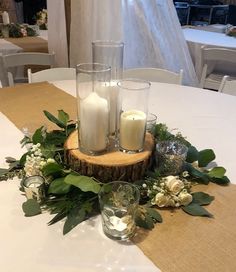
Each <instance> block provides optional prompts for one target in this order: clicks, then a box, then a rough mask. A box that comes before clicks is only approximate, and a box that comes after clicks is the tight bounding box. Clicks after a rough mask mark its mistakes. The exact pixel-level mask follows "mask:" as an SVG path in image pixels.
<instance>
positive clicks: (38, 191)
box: [23, 176, 45, 201]
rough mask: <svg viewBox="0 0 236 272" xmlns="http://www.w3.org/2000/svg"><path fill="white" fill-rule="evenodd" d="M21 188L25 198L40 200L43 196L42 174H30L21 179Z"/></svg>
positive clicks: (43, 181)
mask: <svg viewBox="0 0 236 272" xmlns="http://www.w3.org/2000/svg"><path fill="white" fill-rule="evenodd" d="M23 188H24V191H25V195H26V198H27V199H35V200H37V201H40V200H41V199H43V198H44V196H45V180H44V178H43V177H42V176H30V177H26V178H25V179H24V180H23Z"/></svg>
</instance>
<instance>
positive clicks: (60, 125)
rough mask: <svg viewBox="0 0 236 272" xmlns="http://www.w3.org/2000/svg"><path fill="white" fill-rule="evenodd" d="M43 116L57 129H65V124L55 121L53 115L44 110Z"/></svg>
mask: <svg viewBox="0 0 236 272" xmlns="http://www.w3.org/2000/svg"><path fill="white" fill-rule="evenodd" d="M43 112H44V114H45V116H46V117H47V118H48V120H49V121H51V122H53V123H54V124H56V125H57V126H58V127H60V128H64V129H65V128H66V126H65V124H64V123H63V122H62V121H60V120H59V119H57V118H56V117H55V116H54V115H52V114H51V113H50V112H48V111H46V110H44V111H43Z"/></svg>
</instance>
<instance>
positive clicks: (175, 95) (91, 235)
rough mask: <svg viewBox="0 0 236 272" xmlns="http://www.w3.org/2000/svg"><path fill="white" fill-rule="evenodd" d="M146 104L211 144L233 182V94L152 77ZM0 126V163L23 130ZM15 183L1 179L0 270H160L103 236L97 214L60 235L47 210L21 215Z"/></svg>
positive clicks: (200, 144)
mask: <svg viewBox="0 0 236 272" xmlns="http://www.w3.org/2000/svg"><path fill="white" fill-rule="evenodd" d="M55 85H56V86H57V87H59V88H61V89H63V90H65V91H66V92H67V93H70V94H72V95H75V93H76V91H75V82H73V81H62V82H57V83H55ZM26 103H27V101H26ZM149 109H150V112H153V113H155V114H157V116H158V122H163V123H166V124H167V125H168V126H169V127H170V128H176V129H178V130H180V131H181V132H182V133H183V135H186V136H187V138H188V140H189V141H190V142H192V144H194V145H195V146H196V147H197V148H199V149H203V148H213V149H214V151H215V153H216V157H217V160H216V161H217V163H218V164H219V165H223V166H224V167H226V169H227V175H228V177H229V178H230V179H231V181H232V182H234V183H236V168H235V158H234V157H235V155H234V154H236V143H235V136H236V128H235V123H236V97H233V96H229V95H225V94H221V93H215V92H211V91H207V90H201V89H197V88H192V87H184V86H179V85H174V84H165V83H153V84H152V87H151V92H150V102H149ZM0 111H1V109H0ZM0 129H1V131H2V132H3V133H1V134H0V143H1V149H0V167H3V166H5V164H4V163H3V159H4V157H5V156H8V155H10V156H15V157H19V156H20V154H21V153H23V151H21V150H20V145H19V140H20V139H21V137H22V135H21V133H20V132H19V130H17V129H16V127H15V126H14V125H13V124H12V123H11V122H9V121H8V120H7V118H6V117H4V116H3V115H0ZM18 184H19V181H14V182H0V214H1V218H2V220H1V224H0V233H1V239H0V241H1V248H2V250H1V257H0V268H1V271H4V272H13V271H14V272H15V271H24V272H29V271H35V272H44V271H45V272H55V271H58V272H65V271H66V272H78V271H79V272H80V271H81V272H88V271H91V272H94V271H96V272H97V271H99V272H100V271H101V272H104V271H115V272H117V271H129V272H135V271H137V272H139V271H140V272H152V271H153V272H154V271H159V270H158V268H156V267H155V266H154V265H153V264H152V263H151V262H150V261H149V260H148V259H147V258H146V257H145V256H144V255H143V253H142V252H141V251H140V250H139V249H138V247H136V246H135V245H133V244H125V243H119V242H115V241H113V240H110V239H108V238H106V237H105V236H104V234H103V233H102V230H101V222H100V216H98V217H96V218H94V219H91V220H88V221H86V222H83V223H82V224H80V225H79V226H77V227H76V228H75V229H73V230H72V231H71V232H70V233H69V234H67V235H66V236H63V235H62V223H57V224H55V225H53V226H50V227H48V226H47V222H48V221H49V220H50V219H51V216H49V215H48V214H42V215H39V216H35V217H31V218H27V217H24V216H23V212H22V210H21V204H22V203H23V202H24V201H25V197H24V196H23V195H21V193H20V191H19V190H18ZM154 242H155V241H154ZM156 254H158V252H157V253H156ZM179 261H180V262H181V260H179Z"/></svg>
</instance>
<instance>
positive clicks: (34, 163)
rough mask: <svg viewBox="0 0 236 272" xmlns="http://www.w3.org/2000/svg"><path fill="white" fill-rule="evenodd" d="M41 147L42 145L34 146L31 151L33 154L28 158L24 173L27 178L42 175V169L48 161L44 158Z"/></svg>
mask: <svg viewBox="0 0 236 272" xmlns="http://www.w3.org/2000/svg"><path fill="white" fill-rule="evenodd" d="M40 146H41V145H40V143H38V144H36V145H32V147H31V149H30V153H31V154H30V155H27V156H26V162H25V167H24V171H25V175H26V176H27V177H30V176H35V175H42V172H41V169H42V167H43V166H44V165H45V164H46V163H47V161H46V160H45V158H43V156H42V152H41V149H40Z"/></svg>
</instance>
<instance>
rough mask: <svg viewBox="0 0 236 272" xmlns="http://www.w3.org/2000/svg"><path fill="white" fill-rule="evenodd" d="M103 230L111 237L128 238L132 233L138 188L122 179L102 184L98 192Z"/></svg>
mask: <svg viewBox="0 0 236 272" xmlns="http://www.w3.org/2000/svg"><path fill="white" fill-rule="evenodd" d="M98 196H99V204H100V210H101V215H102V226H103V231H104V233H105V234H106V236H108V237H109V238H111V239H115V240H128V239H129V238H130V237H132V236H133V235H134V232H135V229H136V225H135V213H136V210H137V207H138V203H139V198H140V193H139V190H138V188H137V187H136V186H135V185H134V184H131V183H128V182H124V181H113V182H110V183H107V184H104V185H103V187H102V189H101V191H100V192H99V194H98Z"/></svg>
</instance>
